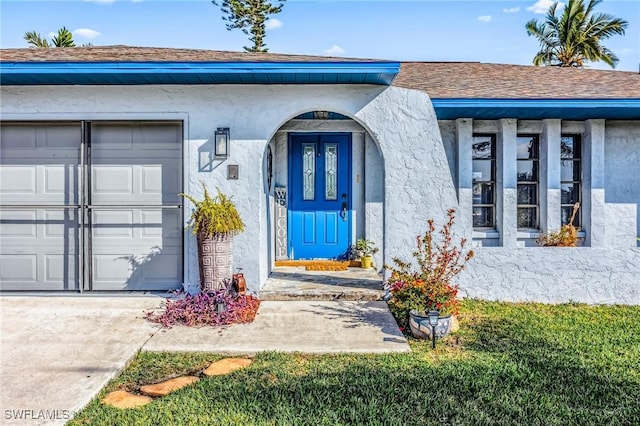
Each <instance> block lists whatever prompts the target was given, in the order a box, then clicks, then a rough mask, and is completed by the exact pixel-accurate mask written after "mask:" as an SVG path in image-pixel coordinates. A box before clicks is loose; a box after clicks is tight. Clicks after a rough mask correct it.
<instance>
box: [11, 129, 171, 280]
mask: <svg viewBox="0 0 640 426" xmlns="http://www.w3.org/2000/svg"><path fill="white" fill-rule="evenodd" d="M84 125H85V129H86V131H85V132H84V138H83V132H82V123H63V124H51V123H45V124H3V126H2V139H1V140H0V149H1V152H0V154H2V155H1V157H0V179H1V182H0V197H1V199H0V205H1V206H0V207H1V210H0V213H1V216H0V244H1V246H0V286H1V288H2V289H3V290H78V289H80V288H81V287H82V288H83V289H85V290H166V289H172V288H179V287H180V283H181V282H182V233H183V231H182V210H181V209H180V205H181V200H180V199H179V197H178V195H177V194H178V193H179V192H181V189H182V178H181V176H182V171H181V170H182V169H181V164H182V151H181V146H182V126H181V124H180V123H164V122H162V123H160V122H126V123H122V122H117V123H116V122H93V123H85V124H84ZM81 145H82V146H83V148H84V149H81ZM81 152H82V153H83V154H84V155H82V156H81ZM83 176H86V179H85V180H83V179H82V177H83ZM80 229H84V230H85V232H80Z"/></svg>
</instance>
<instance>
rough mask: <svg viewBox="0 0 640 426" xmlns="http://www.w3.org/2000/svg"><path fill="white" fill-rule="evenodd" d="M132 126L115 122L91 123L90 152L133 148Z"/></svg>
mask: <svg viewBox="0 0 640 426" xmlns="http://www.w3.org/2000/svg"><path fill="white" fill-rule="evenodd" d="M133 129H134V128H133V127H132V126H131V125H123V124H116V123H113V124H111V123H93V125H92V133H91V149H92V151H93V153H92V154H97V155H100V154H101V152H102V151H106V152H111V151H114V150H118V151H122V150H124V151H131V150H132V149H133Z"/></svg>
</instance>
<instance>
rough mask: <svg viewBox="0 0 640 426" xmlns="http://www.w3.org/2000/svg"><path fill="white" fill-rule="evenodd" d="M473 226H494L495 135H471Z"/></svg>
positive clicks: (477, 227)
mask: <svg viewBox="0 0 640 426" xmlns="http://www.w3.org/2000/svg"><path fill="white" fill-rule="evenodd" d="M472 147H473V148H472V149H473V152H472V154H471V155H472V159H473V227H474V228H476V229H495V227H496V137H495V135H473V145H472Z"/></svg>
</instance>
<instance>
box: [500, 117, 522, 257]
mask: <svg viewBox="0 0 640 426" xmlns="http://www.w3.org/2000/svg"><path fill="white" fill-rule="evenodd" d="M517 133H518V132H517V122H516V120H515V119H511V118H505V119H502V120H499V122H498V142H497V143H498V146H497V150H496V157H497V158H496V174H497V179H496V181H497V182H496V186H497V190H498V194H500V191H502V197H500V196H499V197H498V200H497V203H496V210H497V212H496V216H497V217H496V222H497V228H498V232H499V234H500V245H501V246H503V247H516V245H517V243H518V241H517V239H518V224H517V214H518V170H517V158H518V156H517V139H516V138H517Z"/></svg>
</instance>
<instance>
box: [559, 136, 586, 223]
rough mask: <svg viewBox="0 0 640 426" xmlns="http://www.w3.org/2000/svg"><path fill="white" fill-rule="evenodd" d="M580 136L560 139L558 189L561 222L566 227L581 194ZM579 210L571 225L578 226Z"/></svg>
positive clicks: (579, 200)
mask: <svg viewBox="0 0 640 426" xmlns="http://www.w3.org/2000/svg"><path fill="white" fill-rule="evenodd" d="M580 145H581V144H580V136H577V135H563V136H562V138H561V139H560V188H561V191H562V192H561V193H562V195H561V201H560V203H561V210H562V214H561V220H562V223H561V224H562V225H567V224H568V223H569V220H570V219H571V214H572V213H573V205H574V204H575V203H578V202H581V197H580V194H581V193H582V183H581V181H582V167H581V158H582V150H581V148H582V147H581V146H580ZM580 211H581V209H580V210H578V213H576V217H575V218H574V220H573V225H574V226H576V227H579V226H580V222H581V221H580Z"/></svg>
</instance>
